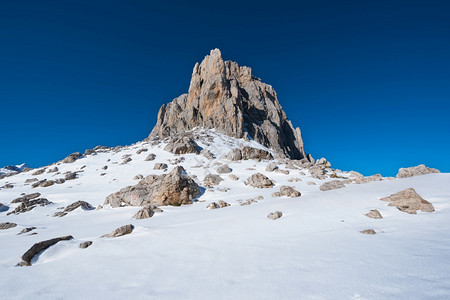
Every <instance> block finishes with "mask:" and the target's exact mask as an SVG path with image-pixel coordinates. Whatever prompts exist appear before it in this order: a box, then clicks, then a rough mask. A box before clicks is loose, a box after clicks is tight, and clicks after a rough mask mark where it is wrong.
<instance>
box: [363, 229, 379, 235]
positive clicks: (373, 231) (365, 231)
mask: <svg viewBox="0 0 450 300" xmlns="http://www.w3.org/2000/svg"><path fill="white" fill-rule="evenodd" d="M360 232H361V233H362V234H376V233H377V232H376V231H375V230H373V229H364V230H361V231H360Z"/></svg>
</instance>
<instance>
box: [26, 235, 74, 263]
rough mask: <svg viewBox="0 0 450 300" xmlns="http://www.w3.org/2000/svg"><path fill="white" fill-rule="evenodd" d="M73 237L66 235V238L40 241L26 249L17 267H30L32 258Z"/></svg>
mask: <svg viewBox="0 0 450 300" xmlns="http://www.w3.org/2000/svg"><path fill="white" fill-rule="evenodd" d="M72 239H73V236H71V235H68V236H62V237H58V238H54V239H51V240H46V241H42V242H39V243H36V244H34V245H33V246H32V247H31V248H30V249H28V251H27V252H25V253H24V254H23V255H22V260H23V261H22V262H21V263H19V264H18V266H31V260H32V259H33V257H34V256H35V255H36V254H38V253H40V252H42V251H44V250H46V249H48V248H49V247H51V246H53V245H54V244H56V243H58V242H60V241H68V240H72Z"/></svg>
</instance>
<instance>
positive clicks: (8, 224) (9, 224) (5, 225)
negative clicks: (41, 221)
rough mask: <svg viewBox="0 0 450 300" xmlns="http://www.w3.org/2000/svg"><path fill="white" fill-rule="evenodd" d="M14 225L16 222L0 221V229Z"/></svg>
mask: <svg viewBox="0 0 450 300" xmlns="http://www.w3.org/2000/svg"><path fill="white" fill-rule="evenodd" d="M16 226H17V224H16V223H10V222H6V223H0V230H5V229H10V228H14V227H16Z"/></svg>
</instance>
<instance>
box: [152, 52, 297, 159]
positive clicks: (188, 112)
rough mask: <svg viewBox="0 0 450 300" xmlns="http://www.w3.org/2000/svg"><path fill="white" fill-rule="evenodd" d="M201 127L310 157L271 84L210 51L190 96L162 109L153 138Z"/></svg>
mask: <svg viewBox="0 0 450 300" xmlns="http://www.w3.org/2000/svg"><path fill="white" fill-rule="evenodd" d="M197 127H201V128H208V129H215V130H217V131H218V132H221V133H223V134H226V135H228V136H231V137H237V138H251V139H254V140H255V141H257V142H258V143H260V144H262V145H264V146H266V147H268V148H271V149H273V150H274V151H275V152H277V153H278V154H280V155H281V156H285V157H289V158H292V159H301V158H304V157H305V151H304V149H303V141H302V137H301V133H300V129H299V128H297V129H294V127H293V126H292V123H291V122H290V121H289V120H288V119H287V117H286V114H285V112H284V111H283V109H282V107H281V105H280V103H279V102H278V99H277V95H276V92H275V90H274V89H273V88H272V86H270V85H268V84H265V83H262V82H261V80H260V79H258V78H256V77H254V76H253V75H252V70H251V68H249V67H240V66H239V65H238V64H237V63H236V62H232V61H224V60H223V59H222V54H221V52H220V50H219V49H214V50H211V52H210V54H209V55H207V56H206V57H205V58H204V59H203V61H202V62H201V63H200V64H199V63H196V64H195V66H194V69H193V71H192V77H191V82H190V86H189V92H188V93H187V94H183V95H181V96H179V97H178V98H175V99H174V100H173V101H172V102H170V103H168V104H167V105H163V106H162V107H161V109H160V111H159V113H158V120H157V123H156V126H155V127H154V128H153V130H152V132H151V134H150V137H156V136H157V137H159V138H166V137H168V136H172V135H178V134H182V133H184V132H186V131H188V130H191V129H194V128H197Z"/></svg>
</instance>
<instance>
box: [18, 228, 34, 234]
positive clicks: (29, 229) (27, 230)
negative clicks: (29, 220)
mask: <svg viewBox="0 0 450 300" xmlns="http://www.w3.org/2000/svg"><path fill="white" fill-rule="evenodd" d="M35 229H36V227H27V228H24V229H22V231H21V232H19V233H18V235H19V234H24V233H27V232H30V231H32V230H35Z"/></svg>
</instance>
